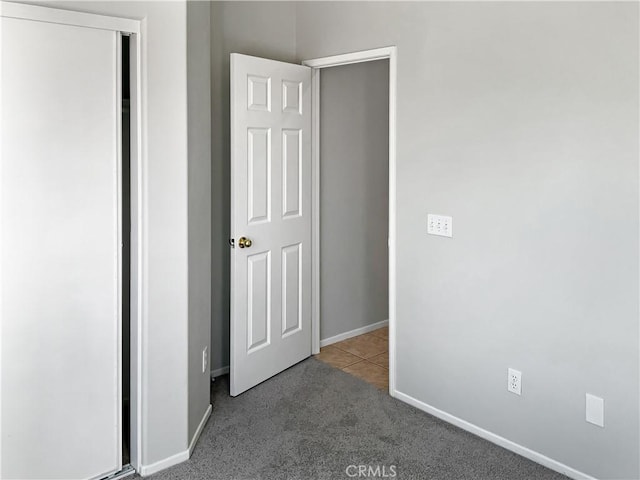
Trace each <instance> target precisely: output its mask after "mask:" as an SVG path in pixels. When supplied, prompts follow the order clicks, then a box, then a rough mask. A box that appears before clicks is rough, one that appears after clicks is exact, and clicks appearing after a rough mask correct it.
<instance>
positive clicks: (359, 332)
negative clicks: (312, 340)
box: [320, 320, 389, 347]
mask: <svg viewBox="0 0 640 480" xmlns="http://www.w3.org/2000/svg"><path fill="white" fill-rule="evenodd" d="M387 325H389V320H382V321H381V322H376V323H372V324H371V325H366V326H364V327H360V328H356V329H355V330H351V331H349V332H345V333H341V334H340V335H335V336H333V337H329V338H325V339H324V340H322V339H320V347H326V346H327V345H331V344H332V343H338V342H341V341H342V340H346V339H347V338H352V337H357V336H358V335H362V334H364V333H369V332H373V331H374V330H377V329H379V328H382V327H386V326H387Z"/></svg>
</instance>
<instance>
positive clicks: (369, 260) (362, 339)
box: [317, 59, 389, 391]
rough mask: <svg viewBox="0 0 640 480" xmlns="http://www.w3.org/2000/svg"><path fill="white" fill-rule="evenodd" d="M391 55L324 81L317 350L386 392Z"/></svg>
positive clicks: (333, 71)
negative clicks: (318, 338) (388, 133)
mask: <svg viewBox="0 0 640 480" xmlns="http://www.w3.org/2000/svg"><path fill="white" fill-rule="evenodd" d="M388 98H389V60H388V59H381V60H374V61H371V62H361V63H357V64H349V65H340V66H336V67H330V68H325V69H324V70H323V72H322V82H321V83H320V105H319V114H320V136H319V144H320V145H319V147H320V162H319V164H320V167H319V169H320V258H321V262H320V348H321V350H320V354H319V355H318V356H317V358H318V359H319V360H322V361H324V362H326V363H328V364H330V365H332V366H334V367H336V368H339V369H341V370H343V371H345V372H347V373H350V374H352V375H355V376H357V377H359V378H361V379H362V380H365V381H367V382H368V383H371V384H373V385H374V386H376V387H378V388H380V389H382V390H385V391H387V390H388V389H389V382H388V379H389V371H388V368H389V362H388V360H389V353H388V352H389V349H388V335H387V325H388V319H389V296H388V294H389V283H388V282H389V263H388V260H389V253H388V241H387V236H388V227H389V209H388V205H389V137H388V135H387V132H388V131H389V102H388Z"/></svg>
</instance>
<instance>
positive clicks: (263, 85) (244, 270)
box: [231, 54, 311, 395]
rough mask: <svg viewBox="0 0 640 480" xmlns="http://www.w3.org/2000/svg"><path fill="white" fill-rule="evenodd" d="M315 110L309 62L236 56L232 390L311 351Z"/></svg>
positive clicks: (233, 60) (233, 82)
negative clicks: (244, 242)
mask: <svg viewBox="0 0 640 480" xmlns="http://www.w3.org/2000/svg"><path fill="white" fill-rule="evenodd" d="M310 110H311V69H310V68H308V67H303V66H300V65H293V64H288V63H283V62H276V61H273V60H266V59H262V58H256V57H249V56H246V55H239V54H232V55H231V177H232V179H231V184H232V187H231V188H232V192H231V233H232V237H233V239H234V240H235V248H233V249H232V254H231V394H232V395H238V394H240V393H242V392H243V391H245V390H247V389H249V388H251V387H253V386H254V385H256V384H258V383H260V382H262V381H263V380H266V379H267V378H269V377H271V376H273V375H275V374H277V373H278V372H280V371H282V370H284V369H286V368H288V367H290V366H291V365H293V364H295V363H297V362H299V361H300V360H303V359H304V358H307V357H308V356H309V355H310V354H311V111H310ZM240 237H245V238H247V239H249V240H250V242H251V246H249V247H245V248H240V247H241V245H240V244H239V239H240Z"/></svg>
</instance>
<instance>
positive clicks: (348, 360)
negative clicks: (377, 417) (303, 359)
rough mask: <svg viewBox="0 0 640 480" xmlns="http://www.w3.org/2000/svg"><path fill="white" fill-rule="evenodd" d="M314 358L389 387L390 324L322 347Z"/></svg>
mask: <svg viewBox="0 0 640 480" xmlns="http://www.w3.org/2000/svg"><path fill="white" fill-rule="evenodd" d="M316 358H317V359H318V360H322V361H323V362H325V363H328V364H329V365H331V366H333V367H336V368H339V369H340V370H342V371H343V372H347V373H350V374H351V375H354V376H356V377H358V378H361V379H362V380H364V381H365V382H369V383H371V384H372V385H375V386H376V387H378V388H379V389H381V390H385V391H386V390H389V327H383V328H379V329H378V330H374V331H373V332H370V333H365V334H364V335H358V336H357V337H353V338H349V339H347V340H343V341H342V342H338V343H334V344H332V345H327V346H326V347H322V348H321V349H320V353H319V354H318V355H316Z"/></svg>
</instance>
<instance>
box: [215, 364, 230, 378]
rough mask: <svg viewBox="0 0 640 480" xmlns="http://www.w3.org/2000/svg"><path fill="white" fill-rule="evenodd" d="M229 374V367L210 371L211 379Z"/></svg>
mask: <svg viewBox="0 0 640 480" xmlns="http://www.w3.org/2000/svg"><path fill="white" fill-rule="evenodd" d="M227 373H229V365H227V366H226V367H220V368H216V369H215V370H211V378H216V377H219V376H220V375H226V374H227Z"/></svg>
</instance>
